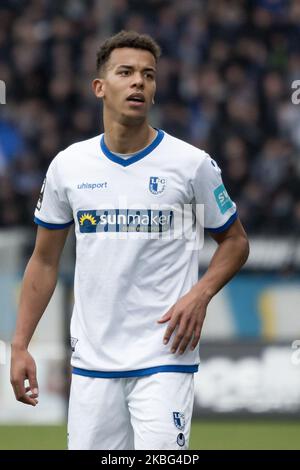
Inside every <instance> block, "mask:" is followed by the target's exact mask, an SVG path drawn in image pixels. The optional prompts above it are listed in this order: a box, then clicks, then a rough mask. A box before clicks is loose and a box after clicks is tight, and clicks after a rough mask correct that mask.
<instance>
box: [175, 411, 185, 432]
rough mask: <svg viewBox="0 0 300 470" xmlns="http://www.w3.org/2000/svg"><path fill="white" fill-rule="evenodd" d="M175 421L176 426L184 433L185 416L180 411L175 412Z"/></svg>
mask: <svg viewBox="0 0 300 470" xmlns="http://www.w3.org/2000/svg"><path fill="white" fill-rule="evenodd" d="M173 420H174V424H175V426H176V428H177V429H180V431H183V430H184V428H185V418H184V414H183V413H180V412H179V411H174V412H173Z"/></svg>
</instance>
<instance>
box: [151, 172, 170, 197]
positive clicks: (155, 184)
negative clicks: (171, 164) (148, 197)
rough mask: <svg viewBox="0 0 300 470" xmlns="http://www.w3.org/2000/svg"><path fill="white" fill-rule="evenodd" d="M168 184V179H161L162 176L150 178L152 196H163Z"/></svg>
mask: <svg viewBox="0 0 300 470" xmlns="http://www.w3.org/2000/svg"><path fill="white" fill-rule="evenodd" d="M166 184H167V179H166V178H161V177H160V176H150V181H149V190H150V192H151V193H152V194H161V193H162V192H163V191H164V190H165V188H166Z"/></svg>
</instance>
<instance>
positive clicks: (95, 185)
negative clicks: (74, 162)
mask: <svg viewBox="0 0 300 470" xmlns="http://www.w3.org/2000/svg"><path fill="white" fill-rule="evenodd" d="M77 189H107V181H104V183H81V184H78V185H77Z"/></svg>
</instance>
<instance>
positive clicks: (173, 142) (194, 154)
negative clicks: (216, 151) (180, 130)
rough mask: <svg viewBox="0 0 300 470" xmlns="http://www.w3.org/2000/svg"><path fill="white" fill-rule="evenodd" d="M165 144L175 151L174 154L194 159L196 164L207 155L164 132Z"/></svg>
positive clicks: (203, 151)
mask: <svg viewBox="0 0 300 470" xmlns="http://www.w3.org/2000/svg"><path fill="white" fill-rule="evenodd" d="M165 144H166V145H169V146H170V148H172V150H173V151H176V153H177V152H178V153H180V154H182V153H184V155H185V156H190V158H194V159H195V160H196V162H198V163H199V162H200V161H202V160H204V159H205V158H207V157H208V154H207V153H206V152H205V150H202V149H200V148H198V147H195V146H194V145H192V144H189V143H188V142H186V141H185V140H182V139H179V138H178V137H175V136H173V135H171V134H168V133H167V132H165Z"/></svg>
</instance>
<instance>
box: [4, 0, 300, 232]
mask: <svg viewBox="0 0 300 470" xmlns="http://www.w3.org/2000/svg"><path fill="white" fill-rule="evenodd" d="M121 29H127V30H129V29H133V30H136V31H138V32H141V33H149V34H151V35H153V37H154V38H155V39H156V40H157V41H158V43H159V44H160V45H161V47H162V52H163V55H162V58H161V59H160V63H159V68H158V84H157V86H158V89H157V95H156V104H155V105H154V107H153V109H152V112H151V120H150V121H151V123H152V124H153V125H154V126H156V127H161V128H162V129H164V130H165V131H167V132H169V133H171V134H173V135H175V136H177V137H179V138H181V139H184V140H186V141H188V142H190V143H192V144H193V145H195V146H197V147H199V148H202V149H205V150H206V151H207V152H209V153H210V154H211V156H212V157H213V158H214V159H215V160H216V161H217V162H218V164H219V166H220V167H221V168H222V171H223V179H224V181H225V184H226V186H227V189H228V192H229V193H230V195H231V197H232V199H234V200H235V202H236V203H237V205H238V211H239V215H240V217H241V219H242V221H243V223H244V225H245V227H246V228H247V230H248V231H249V233H251V234H253V235H256V234H257V235H259V234H295V233H299V232H300V104H298V105H297V104H294V103H293V102H292V94H293V92H294V91H295V90H293V89H292V83H293V81H294V80H300V48H299V44H300V1H299V0H290V1H288V0H256V1H255V0H252V1H250V0H212V1H208V0H207V1H205V0H184V1H182V0H173V1H166V0H143V1H140V0H98V1H96V0H84V1H83V0H69V1H67V0H65V1H63V2H59V1H53V0H1V4H0V79H1V80H3V81H5V83H6V86H7V90H6V93H7V96H6V101H7V104H6V105H0V227H12V226H16V225H31V224H32V218H33V211H34V207H35V205H36V201H37V198H38V194H39V191H40V186H41V182H42V180H43V177H44V174H45V172H46V170H47V168H48V166H49V163H50V162H51V160H52V158H53V157H54V156H55V155H56V154H57V153H58V151H60V150H62V149H63V148H65V147H67V146H68V145H70V144H71V143H73V142H76V141H79V140H83V139H87V138H89V137H92V136H94V135H96V134H99V133H100V132H102V130H103V127H102V122H101V104H100V102H99V101H98V100H96V99H95V97H94V95H93V93H92V90H91V81H92V79H93V78H94V77H95V75H96V67H95V63H96V51H97V48H98V47H99V44H100V43H101V42H102V40H103V39H105V38H106V37H107V36H109V35H111V34H113V33H116V32H118V31H119V30H121Z"/></svg>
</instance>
